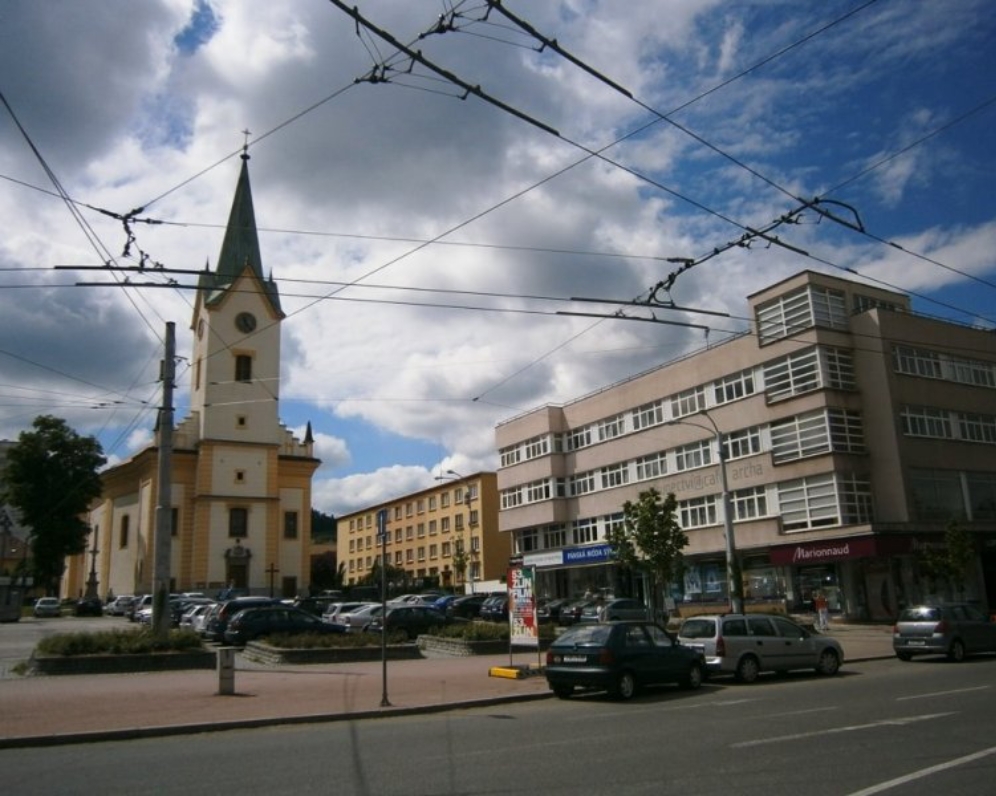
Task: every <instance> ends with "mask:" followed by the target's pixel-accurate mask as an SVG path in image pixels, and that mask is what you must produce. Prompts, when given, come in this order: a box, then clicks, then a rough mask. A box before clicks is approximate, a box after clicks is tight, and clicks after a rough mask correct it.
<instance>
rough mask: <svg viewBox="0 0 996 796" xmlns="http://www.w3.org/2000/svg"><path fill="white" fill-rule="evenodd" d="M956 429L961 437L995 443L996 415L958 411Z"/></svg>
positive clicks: (973, 440)
mask: <svg viewBox="0 0 996 796" xmlns="http://www.w3.org/2000/svg"><path fill="white" fill-rule="evenodd" d="M958 431H959V434H960V435H961V438H962V439H965V440H970V441H972V442H987V443H989V444H990V445H992V444H993V443H996V416H993V415H977V414H974V413H971V412H959V413H958Z"/></svg>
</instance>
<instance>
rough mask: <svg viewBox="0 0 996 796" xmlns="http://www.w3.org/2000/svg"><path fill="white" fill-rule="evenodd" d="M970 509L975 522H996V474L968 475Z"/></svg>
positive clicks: (966, 479)
mask: <svg viewBox="0 0 996 796" xmlns="http://www.w3.org/2000/svg"><path fill="white" fill-rule="evenodd" d="M965 481H966V482H967V486H968V509H969V512H971V516H970V519H973V520H996V473H967V474H966V478H965Z"/></svg>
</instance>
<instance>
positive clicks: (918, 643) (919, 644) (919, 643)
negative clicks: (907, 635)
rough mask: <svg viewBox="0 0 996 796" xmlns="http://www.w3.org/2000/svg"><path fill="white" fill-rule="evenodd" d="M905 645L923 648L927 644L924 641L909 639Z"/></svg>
mask: <svg viewBox="0 0 996 796" xmlns="http://www.w3.org/2000/svg"><path fill="white" fill-rule="evenodd" d="M906 643H907V644H909V645H910V646H911V647H923V646H925V645H926V644H927V642H926V641H924V640H923V639H920V638H911V639H910V640H909V641H907V642H906Z"/></svg>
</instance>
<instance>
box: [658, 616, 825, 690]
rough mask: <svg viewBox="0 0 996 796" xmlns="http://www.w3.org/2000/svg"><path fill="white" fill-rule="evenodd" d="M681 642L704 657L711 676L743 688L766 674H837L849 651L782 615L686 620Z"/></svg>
mask: <svg viewBox="0 0 996 796" xmlns="http://www.w3.org/2000/svg"><path fill="white" fill-rule="evenodd" d="M678 640H679V641H680V642H681V643H682V644H684V645H686V646H688V647H691V648H692V649H695V650H698V651H700V652H701V653H702V654H703V655H704V657H705V662H706V669H707V670H708V671H709V672H711V673H723V674H732V675H735V676H736V678H737V679H738V680H739V681H740V682H743V683H752V682H754V681H755V680H756V679H757V677H758V675H759V674H760V673H761V672H787V671H791V670H794V669H815V670H816V671H817V672H819V673H820V674H824V675H832V674H836V673H837V671H838V669H840V666H841V664H842V663H843V662H844V650H843V648H841V646H840V644H839V643H838V642H837V640H836V639H835V638H832V637H831V636H823V635H820V634H818V633H811V632H810V631H808V630H806V629H805V628H804V627H801V626H799V625H797V624H796V623H795V622H793V621H791V620H790V619H788V618H786V617H784V616H779V615H777V614H774V615H768V614H710V615H704V616H694V617H691V618H689V619H686V620H685V621H684V622H683V623H682V625H681V629H680V630H679V631H678Z"/></svg>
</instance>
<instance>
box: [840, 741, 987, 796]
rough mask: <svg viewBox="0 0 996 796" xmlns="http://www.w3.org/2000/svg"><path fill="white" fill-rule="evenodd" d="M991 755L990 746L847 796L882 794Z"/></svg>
mask: <svg viewBox="0 0 996 796" xmlns="http://www.w3.org/2000/svg"><path fill="white" fill-rule="evenodd" d="M991 754H996V746H991V747H989V748H988V749H983V750H982V751H979V752H975V753H974V754H970V755H965V756H964V757H958V758H956V759H954V760H949V761H948V762H947V763H938V764H937V765H936V766H930V768H922V769H920V770H919V771H914V772H913V773H912V774H906V775H905V776H902V777H896V778H895V779H890V780H889V781H888V782H880V783H879V784H878V785H872V786H871V787H870V788H865V789H864V790H856V791H854V793H849V794H848V796H872V794H875V793H882V792H883V791H887V790H891V789H892V788H895V787H896V786H897V785H905V784H906V783H907V782H913V781H914V780H918V779H923V778H924V777H929V776H930V775H931V774H936V773H937V772H938V771H945V770H946V769H949V768H954V767H955V766H962V765H965V763H971V762H972V761H974V760H980V759H981V758H983V757H988V756H989V755H991Z"/></svg>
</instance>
